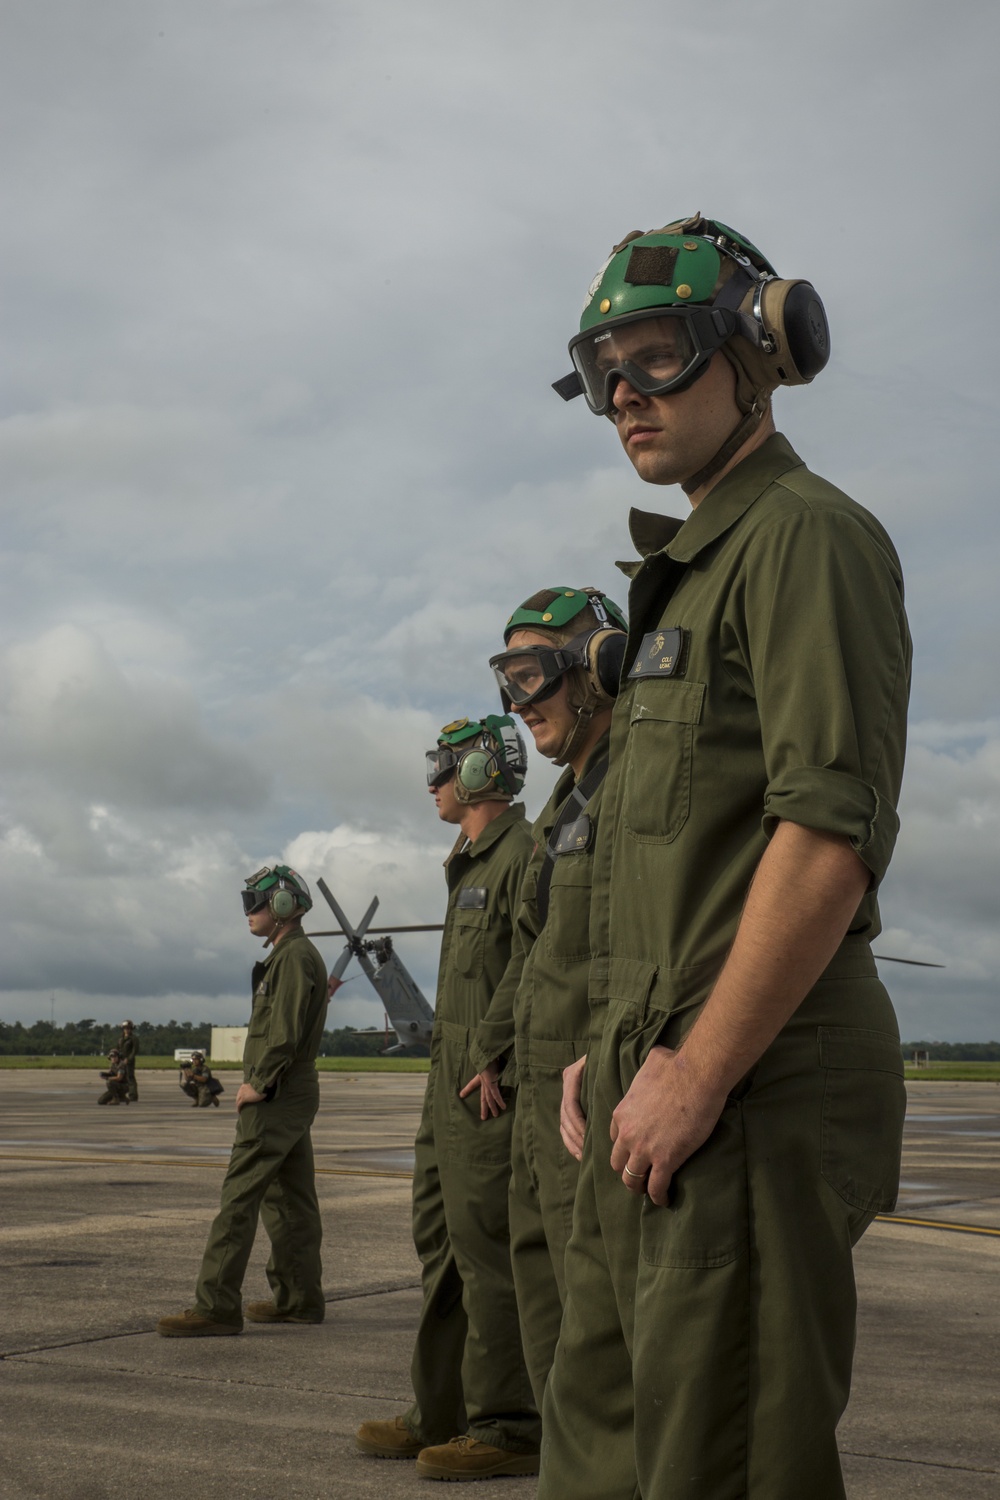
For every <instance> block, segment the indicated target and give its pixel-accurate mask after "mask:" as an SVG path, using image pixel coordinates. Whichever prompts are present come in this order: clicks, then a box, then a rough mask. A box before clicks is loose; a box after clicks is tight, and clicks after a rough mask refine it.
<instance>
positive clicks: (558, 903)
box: [545, 854, 593, 960]
mask: <svg viewBox="0 0 1000 1500" xmlns="http://www.w3.org/2000/svg"><path fill="white" fill-rule="evenodd" d="M592 868H593V862H592V860H591V858H590V856H589V854H563V855H560V856H559V858H558V859H557V860H556V862H555V869H554V870H553V872H552V884H551V886H550V887H549V914H548V919H547V921H546V923H545V943H546V946H547V948H548V951H549V953H550V955H551V956H552V958H555V959H567V960H568V959H583V958H589V957H590V889H591V871H592Z"/></svg>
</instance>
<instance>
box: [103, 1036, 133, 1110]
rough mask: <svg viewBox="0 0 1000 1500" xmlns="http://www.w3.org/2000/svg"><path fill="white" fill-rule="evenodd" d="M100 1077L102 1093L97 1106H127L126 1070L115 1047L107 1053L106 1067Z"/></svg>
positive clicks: (123, 1060)
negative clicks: (102, 1083) (101, 1079)
mask: <svg viewBox="0 0 1000 1500" xmlns="http://www.w3.org/2000/svg"><path fill="white" fill-rule="evenodd" d="M101 1077H102V1078H103V1079H104V1093H103V1094H102V1095H101V1097H100V1098H99V1099H98V1101H97V1102H98V1104H127V1103H128V1069H127V1067H126V1066H125V1059H124V1058H123V1057H122V1056H121V1054H120V1053H119V1051H118V1048H117V1047H112V1049H111V1051H110V1052H109V1053H108V1066H107V1067H106V1068H105V1069H104V1071H103V1072H102V1073H101Z"/></svg>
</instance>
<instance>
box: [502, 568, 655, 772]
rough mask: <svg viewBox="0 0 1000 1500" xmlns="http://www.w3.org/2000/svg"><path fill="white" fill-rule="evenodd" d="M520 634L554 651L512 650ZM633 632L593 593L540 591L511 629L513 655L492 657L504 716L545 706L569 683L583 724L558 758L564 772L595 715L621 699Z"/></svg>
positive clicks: (506, 633) (536, 648)
mask: <svg viewBox="0 0 1000 1500" xmlns="http://www.w3.org/2000/svg"><path fill="white" fill-rule="evenodd" d="M518 630H530V631H535V632H538V633H539V634H541V635H543V636H548V637H549V638H550V640H551V645H544V646H540V645H529V646H517V647H513V648H512V647H511V646H510V638H511V636H512V635H513V634H514V633H515V631H518ZM627 632H628V625H627V623H626V620H625V616H624V615H623V614H622V611H621V610H620V609H619V607H618V605H617V604H616V603H615V602H614V600H613V599H609V598H608V596H607V594H603V593H602V592H601V590H600V589H596V588H590V587H587V588H581V589H571V588H548V589H540V590H539V591H538V592H537V593H535V594H532V595H531V596H530V598H528V599H525V601H524V603H523V604H520V605H518V607H517V609H515V611H514V613H513V614H512V615H511V617H510V619H509V620H508V621H507V625H506V628H505V629H504V633H503V638H504V642H505V644H506V646H507V650H505V651H501V652H500V653H499V654H498V655H496V656H491V657H490V666H491V668H492V669H493V675H494V676H495V678H496V680H497V685H498V686H499V688H500V700H501V702H502V703H503V706H504V708H508V709H509V708H510V707H511V705H512V704H516V705H517V706H518V707H519V708H526V707H527V705H528V704H529V703H540V702H544V701H545V699H546V698H550V697H551V696H552V694H553V693H555V692H558V690H559V686H560V684H561V683H562V682H563V680H564V679H565V681H566V702H567V704H568V706H569V707H570V708H571V709H572V710H573V711H574V713H575V715H576V719H575V722H574V724H573V727H572V729H571V730H570V731H569V733H568V734H567V736H566V738H565V740H564V741H563V743H562V744H561V745H560V746H559V749H558V752H557V753H556V754H555V755H554V756H553V757H552V759H553V760H554V761H555V764H556V765H557V766H565V765H568V763H569V762H570V761H571V760H572V758H573V755H574V754H575V752H576V749H577V746H578V745H579V744H581V742H582V741H583V740H584V738H585V736H586V733H587V729H588V727H589V725H590V721H591V719H592V718H593V717H594V714H595V713H597V712H599V711H600V710H601V709H605V708H610V707H611V706H612V704H613V703H614V701H615V698H616V697H617V696H618V685H619V681H620V679H621V671H622V664H623V662H624V660H625V645H626V641H627V639H628V634H627Z"/></svg>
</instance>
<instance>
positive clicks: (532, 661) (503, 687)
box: [490, 646, 583, 707]
mask: <svg viewBox="0 0 1000 1500" xmlns="http://www.w3.org/2000/svg"><path fill="white" fill-rule="evenodd" d="M582 661H583V653H582V652H581V651H571V650H568V649H567V648H566V647H565V646H560V647H559V648H554V647H552V646H521V647H520V648H519V649H518V650H515V651H501V652H500V654H499V655H498V656H491V657H490V666H491V667H492V668H493V675H494V677H495V678H496V680H497V683H498V684H499V687H500V691H501V693H504V694H506V696H507V697H508V698H509V699H510V701H511V703H516V704H517V705H518V706H519V707H524V706H525V705H526V704H528V703H540V702H542V701H543V700H544V699H545V698H549V697H551V695H552V694H553V693H554V692H555V691H556V689H557V688H558V686H559V684H560V682H561V681H562V678H563V674H564V673H565V672H568V671H569V669H570V667H573V666H577V665H579V664H580V663H581V662H582Z"/></svg>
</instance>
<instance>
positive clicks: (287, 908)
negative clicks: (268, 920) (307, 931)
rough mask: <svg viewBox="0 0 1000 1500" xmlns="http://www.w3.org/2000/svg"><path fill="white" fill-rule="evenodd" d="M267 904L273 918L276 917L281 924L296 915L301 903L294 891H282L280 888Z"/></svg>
mask: <svg viewBox="0 0 1000 1500" xmlns="http://www.w3.org/2000/svg"><path fill="white" fill-rule="evenodd" d="M267 904H268V907H269V908H270V912H271V915H272V917H276V918H277V920H278V921H279V922H287V921H288V918H289V917H293V916H294V915H295V912H296V909H297V907H298V904H299V902H298V897H297V896H296V894H295V892H294V891H289V890H282V888H281V887H280V886H279V887H278V889H277V890H276V891H275V892H274V895H273V896H272V897H271V899H270V901H269V902H268V903H267Z"/></svg>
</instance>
